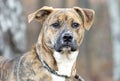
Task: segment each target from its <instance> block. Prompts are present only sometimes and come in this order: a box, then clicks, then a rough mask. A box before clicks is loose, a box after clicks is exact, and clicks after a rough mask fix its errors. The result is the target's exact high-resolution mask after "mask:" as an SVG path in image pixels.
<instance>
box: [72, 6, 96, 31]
mask: <svg viewBox="0 0 120 81" xmlns="http://www.w3.org/2000/svg"><path fill="white" fill-rule="evenodd" d="M74 10H75V11H76V12H77V13H78V14H79V15H80V16H81V18H82V20H83V25H84V27H85V29H87V30H89V29H90V27H91V26H92V24H93V21H94V15H95V12H94V10H92V9H84V8H79V7H74Z"/></svg>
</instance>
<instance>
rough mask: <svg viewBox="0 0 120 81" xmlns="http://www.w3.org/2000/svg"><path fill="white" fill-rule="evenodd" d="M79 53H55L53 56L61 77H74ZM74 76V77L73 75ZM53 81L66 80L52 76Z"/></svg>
mask: <svg viewBox="0 0 120 81" xmlns="http://www.w3.org/2000/svg"><path fill="white" fill-rule="evenodd" d="M77 55H78V51H76V52H70V53H69V54H66V53H59V52H56V51H55V52H54V54H53V56H54V58H55V60H56V62H57V67H58V71H57V72H58V73H59V74H61V75H67V76H69V77H70V76H72V75H73V73H72V72H73V70H74V69H75V63H76V58H77ZM73 76H74V75H73ZM52 79H53V81H65V78H62V77H58V76H55V75H52Z"/></svg>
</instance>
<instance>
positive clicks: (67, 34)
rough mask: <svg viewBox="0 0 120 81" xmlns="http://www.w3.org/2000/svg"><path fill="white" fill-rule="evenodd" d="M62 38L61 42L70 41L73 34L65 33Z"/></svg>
mask: <svg viewBox="0 0 120 81" xmlns="http://www.w3.org/2000/svg"><path fill="white" fill-rule="evenodd" d="M62 38H63V42H66V43H68V42H72V39H73V36H72V34H69V33H65V34H64V35H63V37H62Z"/></svg>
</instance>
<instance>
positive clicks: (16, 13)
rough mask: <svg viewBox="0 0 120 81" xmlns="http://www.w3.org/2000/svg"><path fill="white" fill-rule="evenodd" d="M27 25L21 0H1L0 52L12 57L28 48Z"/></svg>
mask: <svg viewBox="0 0 120 81" xmlns="http://www.w3.org/2000/svg"><path fill="white" fill-rule="evenodd" d="M25 32H26V25H25V22H24V17H23V11H22V5H21V1H20V0H0V53H1V54H3V55H4V56H5V57H8V58H11V57H13V56H15V55H14V54H20V53H22V52H24V51H25V49H26V36H25Z"/></svg>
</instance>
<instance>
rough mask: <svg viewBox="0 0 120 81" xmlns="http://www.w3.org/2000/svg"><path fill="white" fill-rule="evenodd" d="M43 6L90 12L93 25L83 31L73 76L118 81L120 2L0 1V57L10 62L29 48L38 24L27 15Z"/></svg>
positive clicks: (99, 0)
mask: <svg viewBox="0 0 120 81" xmlns="http://www.w3.org/2000/svg"><path fill="white" fill-rule="evenodd" d="M43 6H52V7H60V8H68V7H74V6H79V7H82V8H90V9H94V10H95V22H94V24H93V26H92V27H91V29H90V31H86V32H85V38H84V41H83V43H82V45H81V47H80V54H79V56H78V59H77V73H78V74H80V75H81V76H82V77H83V78H84V79H85V81H120V0H0V55H3V56H5V57H6V58H10V59H11V58H14V57H16V56H18V55H22V54H23V53H24V52H27V51H28V50H30V49H31V48H32V46H33V45H34V44H35V43H36V41H37V38H38V35H39V33H40V29H41V24H40V23H38V22H36V21H33V22H31V23H28V22H27V16H28V15H29V14H30V13H33V12H34V11H36V10H37V9H39V8H41V7H43ZM66 69H67V68H66Z"/></svg>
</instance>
